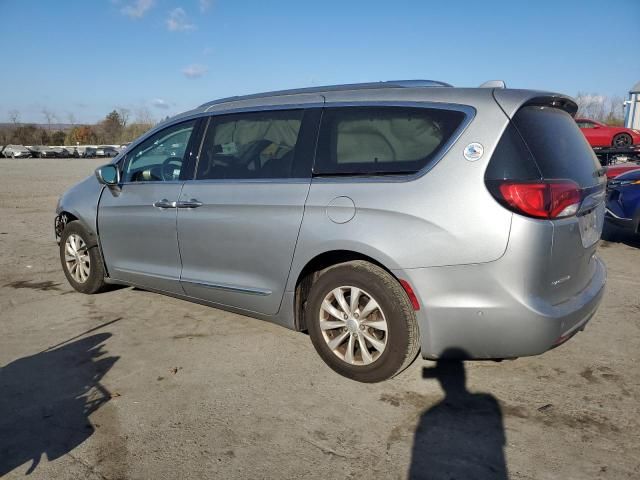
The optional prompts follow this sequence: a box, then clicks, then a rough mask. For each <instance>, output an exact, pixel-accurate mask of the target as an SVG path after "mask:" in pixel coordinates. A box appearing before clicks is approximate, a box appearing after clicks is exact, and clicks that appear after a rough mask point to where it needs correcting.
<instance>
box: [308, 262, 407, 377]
mask: <svg viewBox="0 0 640 480" xmlns="http://www.w3.org/2000/svg"><path fill="white" fill-rule="evenodd" d="M305 320H306V325H307V328H308V329H309V334H310V336H311V341H312V342H313V345H314V347H315V349H316V351H317V352H318V354H319V355H320V357H321V358H322V359H323V360H324V361H325V363H327V365H329V367H331V368H332V369H333V370H335V371H336V372H337V373H339V374H341V375H343V376H345V377H348V378H351V379H353V380H357V381H359V382H368V383H372V382H380V381H383V380H387V379H389V378H391V377H393V376H395V375H397V374H398V373H400V372H401V371H402V370H404V369H405V368H406V367H407V366H409V365H410V364H411V362H412V361H413V360H414V359H415V358H416V355H417V353H418V349H419V345H420V337H419V333H418V325H417V321H416V316H415V312H414V311H413V308H412V306H411V302H410V301H409V298H408V297H407V294H406V293H405V291H404V289H403V288H402V286H401V285H400V283H399V282H398V281H397V280H396V279H395V278H394V277H393V276H392V275H391V274H389V272H387V271H386V270H384V269H383V268H381V267H379V266H377V265H374V264H372V263H369V262H366V261H362V260H356V261H351V262H346V263H340V264H337V265H334V266H332V267H329V268H327V269H325V270H323V271H322V272H321V273H320V275H319V276H318V278H317V279H316V281H315V282H314V283H313V285H312V286H311V290H310V291H309V296H308V300H307V302H306V305H305Z"/></svg>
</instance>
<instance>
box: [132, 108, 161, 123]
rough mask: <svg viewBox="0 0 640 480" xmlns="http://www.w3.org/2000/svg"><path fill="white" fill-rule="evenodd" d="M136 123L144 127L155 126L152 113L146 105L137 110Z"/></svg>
mask: <svg viewBox="0 0 640 480" xmlns="http://www.w3.org/2000/svg"><path fill="white" fill-rule="evenodd" d="M136 123H141V124H143V125H153V124H155V123H156V122H155V120H154V119H153V116H152V115H151V112H150V111H149V109H148V108H147V107H145V106H144V105H143V106H141V107H139V108H137V109H136Z"/></svg>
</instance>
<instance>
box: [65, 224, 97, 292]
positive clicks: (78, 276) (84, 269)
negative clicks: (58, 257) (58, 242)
mask: <svg viewBox="0 0 640 480" xmlns="http://www.w3.org/2000/svg"><path fill="white" fill-rule="evenodd" d="M64 261H65V265H66V267H67V270H68V272H69V273H70V274H71V276H72V277H73V279H74V280H75V281H76V282H78V283H84V282H86V281H87V278H89V274H90V272H91V258H90V257H89V250H88V248H87V244H86V243H85V241H84V240H83V239H82V237H80V235H77V234H75V233H72V234H71V235H69V236H68V237H67V240H66V242H65V249H64Z"/></svg>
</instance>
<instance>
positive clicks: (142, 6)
mask: <svg viewBox="0 0 640 480" xmlns="http://www.w3.org/2000/svg"><path fill="white" fill-rule="evenodd" d="M154 3H155V0H135V1H134V2H133V3H130V4H129V5H126V6H125V7H123V8H122V9H121V10H120V12H122V13H123V14H124V15H126V16H128V17H131V18H142V17H143V16H144V15H145V13H147V11H148V10H149V9H150V8H151V7H153V4H154Z"/></svg>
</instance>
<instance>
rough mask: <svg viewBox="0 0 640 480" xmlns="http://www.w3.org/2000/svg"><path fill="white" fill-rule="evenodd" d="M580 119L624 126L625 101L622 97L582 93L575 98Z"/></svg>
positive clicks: (577, 115)
mask: <svg viewBox="0 0 640 480" xmlns="http://www.w3.org/2000/svg"><path fill="white" fill-rule="evenodd" d="M575 100H576V103H577V104H578V113H577V114H576V117H578V118H589V119H591V120H596V121H598V122H602V123H606V124H607V125H614V126H621V125H624V106H623V105H624V101H623V100H622V97H618V96H614V97H609V96H606V95H599V94H597V93H583V92H580V93H578V94H577V95H576V97H575Z"/></svg>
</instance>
